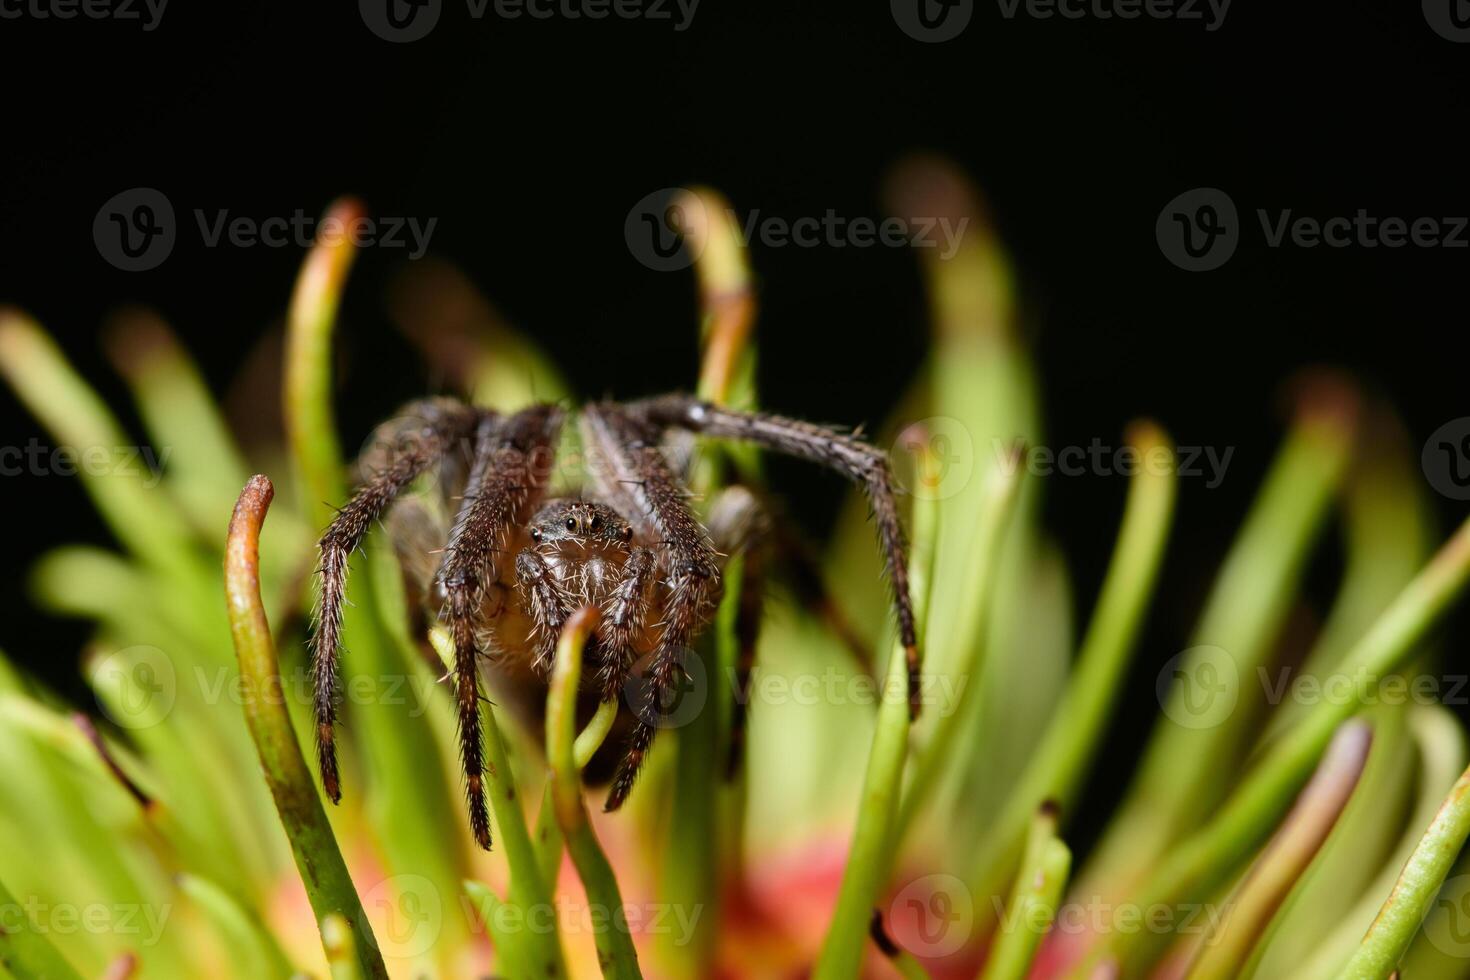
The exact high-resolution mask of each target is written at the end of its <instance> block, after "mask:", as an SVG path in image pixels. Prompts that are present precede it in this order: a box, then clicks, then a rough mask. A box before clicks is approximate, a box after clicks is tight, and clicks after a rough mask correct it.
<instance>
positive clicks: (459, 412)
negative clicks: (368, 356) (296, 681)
mask: <svg viewBox="0 0 1470 980" xmlns="http://www.w3.org/2000/svg"><path fill="white" fill-rule="evenodd" d="M480 414H481V413H480V412H479V411H477V410H476V409H473V408H471V407H470V406H468V405H463V404H460V403H458V402H453V401H450V400H448V399H427V400H424V401H419V402H412V403H410V404H409V405H407V406H406V407H405V408H404V409H403V410H402V411H401V412H400V413H399V416H398V417H397V418H395V419H394V420H392V421H390V422H386V423H384V424H383V425H382V426H379V428H378V432H377V436H376V437H375V438H374V440H373V441H374V443H375V445H376V446H378V447H379V448H380V449H383V448H384V447H390V446H391V447H393V448H392V449H391V450H388V451H383V452H375V453H374V454H373V455H372V458H368V457H366V456H365V457H364V458H363V459H362V460H361V461H360V464H359V468H360V469H361V470H362V471H363V472H364V474H365V475H366V476H365V479H364V480H363V483H362V485H361V486H359V487H358V489H357V492H356V493H354V494H353V496H352V500H351V501H350V502H348V504H347V506H345V507H343V508H342V509H341V510H340V511H338V512H337V516H336V518H335V519H334V520H333V521H332V523H331V524H330V525H329V526H328V527H327V530H326V532H325V533H323V534H322V538H321V542H320V543H319V545H318V550H319V552H320V560H319V562H318V565H317V576H318V581H319V586H318V599H317V609H316V616H315V621H316V627H315V629H314V630H313V631H312V635H311V662H312V682H313V702H314V710H315V714H316V741H317V762H318V764H319V767H320V769H321V774H322V787H323V789H325V790H326V793H327V796H328V797H330V798H331V800H332V802H334V803H335V802H337V801H338V800H340V799H341V797H342V790H341V786H340V783H339V780H338V775H337V746H336V736H335V726H336V722H337V647H338V645H339V644H340V642H341V635H342V602H343V595H344V593H345V591H346V588H347V564H348V559H349V558H350V557H351V556H352V552H354V551H355V550H357V548H358V546H359V545H360V544H362V539H363V536H364V535H366V534H367V531H368V528H370V527H371V526H372V525H373V522H374V521H376V520H378V518H380V517H381V516H382V515H383V512H384V510H386V509H387V508H388V506H389V505H390V504H391V503H393V501H394V500H395V499H397V497H398V496H399V494H401V493H402V492H403V491H404V489H405V488H407V487H408V486H409V485H410V484H412V483H413V481H414V480H416V479H418V477H419V476H420V475H421V474H422V473H423V472H424V471H425V470H427V469H428V468H429V467H430V466H432V465H434V464H435V463H436V462H438V461H440V460H441V459H443V458H444V456H445V454H446V453H447V452H449V451H450V450H451V449H452V448H453V447H454V445H455V444H456V443H457V442H458V441H459V440H462V439H464V438H466V437H467V436H468V435H469V434H470V433H472V432H473V431H474V427H475V422H476V419H478V418H479V417H480Z"/></svg>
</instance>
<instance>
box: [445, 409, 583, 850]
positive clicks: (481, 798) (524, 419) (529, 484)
mask: <svg viewBox="0 0 1470 980" xmlns="http://www.w3.org/2000/svg"><path fill="white" fill-rule="evenodd" d="M561 420H562V414H561V411H560V409H558V408H556V407H554V406H550V405H538V406H536V407H533V408H528V409H526V410H525V411H522V412H518V413H516V414H515V415H513V416H510V417H509V418H499V417H487V418H486V419H485V420H484V422H482V423H481V425H480V426H479V428H478V430H477V431H476V433H475V460H474V464H473V466H472V467H471V470H470V477H469V481H468V483H467V485H466V487H465V494H464V502H463V504H462V505H461V507H460V510H459V514H458V516H457V517H456V518H455V521H454V528H453V530H451V532H450V536H449V544H448V546H447V547H446V548H445V552H444V562H443V564H442V565H440V568H439V584H440V586H441V588H442V589H443V590H444V595H445V611H446V613H447V618H448V620H449V626H450V635H451V636H452V637H453V638H454V651H455V662H454V675H455V700H456V702H457V705H458V715H459V743H460V761H461V763H462V766H463V769H464V776H465V797H466V803H467V804H468V806H469V812H470V826H471V829H472V830H473V831H474V835H475V841H476V842H477V843H478V844H479V845H480V846H481V847H483V848H485V849H487V850H488V849H489V847H490V815H489V812H488V811H487V809H486V806H485V787H484V778H483V777H484V746H483V744H482V741H481V732H480V682H479V680H480V679H479V655H480V649H479V631H480V626H481V618H482V609H483V605H484V599H485V590H486V588H487V586H489V585H490V583H491V582H493V581H494V580H495V578H496V575H495V573H494V570H493V569H492V568H491V560H492V556H493V555H494V554H496V553H497V552H499V551H501V550H502V549H503V547H504V543H505V540H506V538H507V536H508V534H509V531H510V530H511V528H512V527H513V526H514V525H515V523H516V522H517V521H521V520H524V519H525V513H526V510H527V509H528V508H529V506H531V505H532V504H534V503H535V501H536V500H537V499H538V498H539V497H540V495H541V493H542V492H543V491H544V489H545V486H546V482H547V479H548V477H549V475H550V469H551V467H550V465H549V464H550V459H551V454H552V452H553V450H554V446H555V442H556V436H557V433H558V432H559V431H560V428H561Z"/></svg>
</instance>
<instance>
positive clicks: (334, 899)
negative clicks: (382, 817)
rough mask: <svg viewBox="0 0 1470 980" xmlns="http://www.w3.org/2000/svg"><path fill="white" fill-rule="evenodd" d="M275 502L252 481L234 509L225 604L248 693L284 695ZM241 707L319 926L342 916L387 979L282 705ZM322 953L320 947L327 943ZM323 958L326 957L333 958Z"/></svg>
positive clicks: (360, 950) (371, 969) (264, 485)
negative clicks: (264, 528) (269, 525)
mask: <svg viewBox="0 0 1470 980" xmlns="http://www.w3.org/2000/svg"><path fill="white" fill-rule="evenodd" d="M273 496H275V488H274V487H272V486H271V481H270V480H268V479H266V478H265V477H263V476H253V477H251V478H250V482H249V483H247V484H245V489H244V491H242V492H241V494H240V499H239V501H238V502H237V503H236V504H235V514H234V516H233V517H232V518H231V519H230V534H229V538H228V540H227V541H226V544H225V598H226V601H227V605H228V608H229V614H230V633H231V635H232V637H233V638H234V641H235V653H236V655H237V656H238V657H239V660H240V678H241V680H242V681H243V682H244V684H245V688H244V689H245V690H247V691H257V692H261V691H278V690H281V689H282V688H281V687H280V685H281V683H282V681H281V678H280V670H279V666H278V664H277V661H276V648H275V644H274V642H272V640H271V633H270V624H269V623H267V622H266V619H265V609H264V607H262V605H261V602H260V547H259V546H260V528H261V525H262V524H263V523H264V521H265V515H266V511H267V510H269V509H270V502H271V498H272V497H273ZM244 702H245V721H246V724H247V725H248V726H249V728H250V735H251V737H252V738H253V739H254V740H255V747H256V749H257V751H258V752H259V753H260V763H261V766H262V767H263V768H264V770H265V779H266V783H267V784H268V785H269V786H270V791H271V796H272V798H273V799H274V800H275V801H276V810H277V812H279V814H280V816H281V825H282V826H283V827H284V828H285V830H286V837H287V839H288V840H289V841H290V842H291V854H292V856H293V857H294V858H295V859H296V868H297V870H298V871H300V873H301V881H302V884H304V885H305V886H306V897H307V899H308V901H310V902H311V908H312V911H313V912H314V913H315V915H316V919H317V922H318V923H324V921H325V920H326V918H327V917H328V916H329V915H332V914H333V913H340V914H341V915H343V916H345V918H346V921H347V923H348V925H349V927H350V931H351V932H352V934H353V937H354V942H355V946H356V949H357V956H358V960H359V963H360V964H361V966H362V970H363V972H364V973H365V974H366V975H367V976H370V977H377V978H386V977H387V976H388V971H387V968H386V967H385V966H384V965H383V959H382V957H381V956H380V955H379V954H378V947H377V943H376V941H375V940H374V938H373V932H372V927H371V926H370V925H369V924H368V921H367V915H366V913H364V912H363V909H362V903H361V902H360V901H359V900H358V897H357V890H356V889H355V888H353V886H352V878H351V877H350V876H349V875H348V873H347V865H346V863H345V862H344V861H343V860H342V852H341V851H339V850H338V849H337V840H336V838H335V837H333V836H332V827H331V825H330V824H329V823H327V815H326V813H325V812H323V810H322V804H321V800H320V799H319V798H318V796H317V792H316V787H315V785H314V784H313V783H312V778H311V773H310V771H308V769H307V768H306V760H305V759H303V758H302V756H301V748H300V747H299V746H298V745H297V744H296V733H295V732H294V731H293V730H292V728H291V718H290V716H289V714H288V713H287V711H286V705H285V702H284V701H283V700H282V699H280V698H269V697H249V698H245V699H244ZM323 946H324V948H325V947H326V936H325V935H324V936H323ZM327 953H328V956H329V957H330V956H331V950H330V949H328V950H327Z"/></svg>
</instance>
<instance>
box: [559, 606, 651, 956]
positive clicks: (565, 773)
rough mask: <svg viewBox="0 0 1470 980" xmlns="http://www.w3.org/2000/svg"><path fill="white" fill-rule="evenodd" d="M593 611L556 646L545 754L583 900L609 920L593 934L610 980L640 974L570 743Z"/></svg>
mask: <svg viewBox="0 0 1470 980" xmlns="http://www.w3.org/2000/svg"><path fill="white" fill-rule="evenodd" d="M597 616H598V613H597V610H596V608H594V607H583V608H582V609H579V610H578V611H577V612H576V613H574V614H573V615H572V617H571V618H570V619H569V620H567V624H566V626H564V627H563V628H562V631H561V639H560V640H559V641H558V642H557V647H556V665H555V666H554V667H553V668H552V673H551V689H550V691H548V692H547V695H546V755H547V758H548V760H549V761H550V762H551V786H552V799H553V802H554V804H555V806H554V809H555V812H556V821H557V823H558V824H560V825H561V830H562V833H563V834H565V835H566V841H567V850H568V851H569V852H570V853H571V855H572V863H573V864H574V865H576V867H577V874H578V875H579V876H580V877H581V879H582V887H583V888H584V889H586V892H587V901H588V903H589V905H590V906H591V907H592V908H594V909H600V910H601V911H602V912H603V913H604V915H605V921H606V922H607V923H608V924H607V926H606V927H605V928H602V929H598V930H597V931H596V935H595V936H594V937H593V938H594V941H595V943H596V945H597V959H598V961H599V962H600V963H601V964H602V975H603V976H604V977H607V978H609V980H632V978H641V977H642V974H641V973H640V972H639V970H638V952H637V950H635V949H634V948H633V939H632V937H631V936H630V935H629V934H628V932H627V930H626V929H623V928H619V927H618V925H617V924H616V923H617V922H618V921H620V920H621V919H622V913H623V898H622V895H621V893H620V892H619V891H618V880H617V878H616V877H615V876H614V875H613V870H612V865H611V864H609V863H608V860H607V855H605V854H603V853H602V847H601V845H599V844H598V843H597V836H596V835H595V834H594V833H593V832H592V825H591V824H590V823H589V822H588V820H587V808H586V805H585V804H584V803H583V801H582V777H581V771H580V770H579V769H578V767H577V759H576V750H575V747H574V742H575V738H576V732H577V689H578V687H579V685H580V684H581V680H582V648H583V646H584V645H585V644H586V642H587V637H588V635H589V634H590V633H591V632H592V630H593V629H594V628H595V627H596V625H597Z"/></svg>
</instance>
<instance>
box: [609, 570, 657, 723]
mask: <svg viewBox="0 0 1470 980" xmlns="http://www.w3.org/2000/svg"><path fill="white" fill-rule="evenodd" d="M657 572H658V557H657V556H656V555H654V553H653V552H652V551H651V550H649V549H648V548H634V549H633V551H632V553H631V554H629V555H628V560H627V561H626V562H624V563H623V571H622V574H621V576H620V577H619V578H618V583H617V585H615V586H613V589H612V592H611V593H610V594H609V595H608V597H607V600H606V601H605V602H604V603H603V605H604V608H603V612H602V620H601V621H600V622H599V624H598V627H597V645H598V646H599V647H600V648H601V650H602V667H601V669H600V670H599V671H598V677H597V679H598V684H599V686H600V687H601V688H602V700H604V701H616V700H617V698H618V695H619V693H620V692H621V691H622V689H623V683H624V682H625V681H626V680H627V679H628V671H629V670H630V669H631V668H632V666H633V661H634V659H635V658H636V656H637V653H636V651H635V650H634V649H633V640H634V638H635V637H637V636H638V634H639V633H640V632H642V630H643V627H644V624H645V622H646V617H647V614H648V590H649V587H650V586H651V585H652V584H653V580H654V576H655V575H656V573H657Z"/></svg>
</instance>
